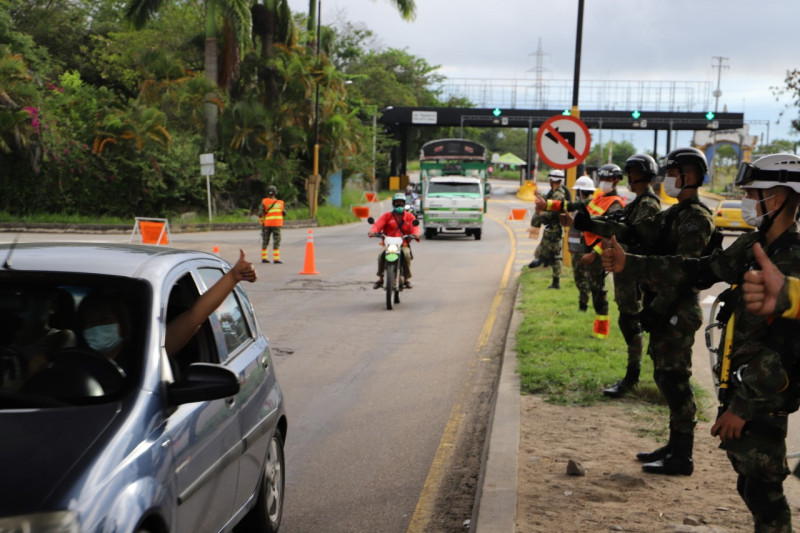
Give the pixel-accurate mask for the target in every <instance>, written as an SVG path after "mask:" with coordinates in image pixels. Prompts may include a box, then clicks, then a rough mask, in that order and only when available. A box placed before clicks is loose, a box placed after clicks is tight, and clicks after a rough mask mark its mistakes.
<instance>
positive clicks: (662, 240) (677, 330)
mask: <svg viewBox="0 0 800 533" xmlns="http://www.w3.org/2000/svg"><path fill="white" fill-rule="evenodd" d="M636 231H637V233H638V234H639V236H640V238H641V239H642V242H646V243H652V245H653V247H654V248H651V253H652V256H650V257H646V258H645V259H646V260H647V261H646V265H647V267H646V268H643V269H642V268H639V269H637V268H636V267H633V265H631V267H633V268H631V270H630V271H629V270H628V268H627V267H626V269H625V274H626V275H628V276H631V277H634V278H636V279H637V280H638V281H639V282H640V284H641V286H642V289H643V291H644V311H643V313H642V315H641V319H642V326H643V327H644V329H645V330H647V331H649V332H650V342H649V346H648V348H647V352H648V354H649V355H650V358H651V359H652V360H653V379H654V380H655V382H656V385H658V388H659V390H660V391H661V394H663V395H664V398H665V399H666V401H667V404H668V406H669V429H670V442H669V444H668V445H667V448H668V449H669V450H670V455H671V456H674V458H675V460H676V461H678V460H679V459H678V458H685V459H686V462H687V463H688V464H689V465H690V466H689V469H690V471H689V472H688V473H691V469H692V468H693V466H691V457H692V449H693V446H694V427H695V424H696V415H697V405H696V404H695V401H694V391H693V390H692V387H691V385H690V384H689V378H690V377H691V375H692V345H693V344H694V335H695V332H696V331H697V330H698V329H699V328H700V326H701V325H702V324H703V314H702V311H701V309H700V304H699V303H698V301H697V295H698V291H697V290H696V289H695V288H694V287H693V286H691V285H690V282H689V280H687V279H686V278H685V277H684V274H683V272H682V271H681V270H680V269H676V268H673V269H669V270H666V271H665V270H664V269H663V268H661V266H660V265H663V264H669V263H670V258H668V257H665V256H674V255H679V256H682V257H684V258H690V257H695V258H697V257H700V256H701V255H703V253H704V251H705V249H706V247H707V245H708V243H709V241H710V239H711V236H712V234H713V232H714V220H713V218H712V216H711V212H710V211H709V210H708V208H706V207H705V206H704V205H703V204H702V203H701V202H700V200H699V199H698V198H697V197H692V198H688V199H685V200H683V201H681V202H679V203H677V204H675V205H673V206H672V207H670V208H669V209H667V210H665V211H662V212H660V213H659V214H658V215H656V216H655V217H653V218H652V219H648V220H645V221H643V222H642V223H640V224H639V226H637V227H636ZM633 263H636V261H634V262H633ZM649 267H652V268H649ZM654 453H655V452H654ZM662 459H663V458H662ZM667 459H670V460H671V458H669V457H668V458H667ZM645 467H648V465H645ZM645 467H643V468H645ZM645 470H646V471H661V470H660V468H659V469H657V470H648V468H645ZM664 473H667V472H664ZM684 473H685V472H684Z"/></svg>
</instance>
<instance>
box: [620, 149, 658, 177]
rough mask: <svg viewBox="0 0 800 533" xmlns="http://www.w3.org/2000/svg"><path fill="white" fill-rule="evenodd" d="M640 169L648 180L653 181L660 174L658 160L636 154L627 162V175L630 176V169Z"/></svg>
mask: <svg viewBox="0 0 800 533" xmlns="http://www.w3.org/2000/svg"><path fill="white" fill-rule="evenodd" d="M632 168H638V169H639V170H640V171H641V172H642V174H644V177H645V178H646V179H647V180H651V179H653V178H654V177H655V176H656V174H658V165H657V164H656V160H655V159H653V158H652V157H651V156H649V155H648V154H636V155H632V156H630V157H629V158H628V159H627V160H626V161H625V174H630V173H631V172H630V169H632Z"/></svg>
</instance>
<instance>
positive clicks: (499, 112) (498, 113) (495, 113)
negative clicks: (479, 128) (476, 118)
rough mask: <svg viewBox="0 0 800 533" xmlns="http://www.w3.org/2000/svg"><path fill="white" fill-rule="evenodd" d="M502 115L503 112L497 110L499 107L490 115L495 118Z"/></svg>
mask: <svg viewBox="0 0 800 533" xmlns="http://www.w3.org/2000/svg"><path fill="white" fill-rule="evenodd" d="M502 114H503V112H502V111H501V110H500V108H499V107H495V108H494V109H493V110H492V115H494V116H496V117H499V116H500V115H502Z"/></svg>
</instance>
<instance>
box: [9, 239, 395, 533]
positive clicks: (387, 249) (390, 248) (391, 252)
mask: <svg viewBox="0 0 800 533" xmlns="http://www.w3.org/2000/svg"><path fill="white" fill-rule="evenodd" d="M386 251H387V252H389V253H390V254H396V253H397V252H398V251H400V248H398V246H397V245H396V244H390V245H389V246H387V247H386ZM0 533H2V532H0Z"/></svg>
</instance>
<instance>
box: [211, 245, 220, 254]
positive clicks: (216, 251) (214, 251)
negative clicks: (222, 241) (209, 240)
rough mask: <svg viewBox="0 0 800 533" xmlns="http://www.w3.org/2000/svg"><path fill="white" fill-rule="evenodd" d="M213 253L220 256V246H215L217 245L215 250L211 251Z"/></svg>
mask: <svg viewBox="0 0 800 533" xmlns="http://www.w3.org/2000/svg"><path fill="white" fill-rule="evenodd" d="M211 251H212V253H215V254H217V255H219V246H217V245H216V244H215V245H214V248H212V249H211Z"/></svg>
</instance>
